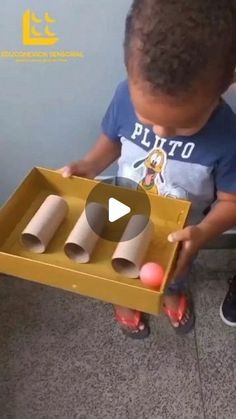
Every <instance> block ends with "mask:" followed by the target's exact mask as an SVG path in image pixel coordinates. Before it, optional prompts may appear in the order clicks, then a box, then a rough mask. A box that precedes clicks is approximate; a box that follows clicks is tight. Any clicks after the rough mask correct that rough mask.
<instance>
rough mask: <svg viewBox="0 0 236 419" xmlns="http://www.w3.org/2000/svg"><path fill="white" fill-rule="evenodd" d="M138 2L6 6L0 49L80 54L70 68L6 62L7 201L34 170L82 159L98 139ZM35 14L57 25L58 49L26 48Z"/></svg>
mask: <svg viewBox="0 0 236 419" xmlns="http://www.w3.org/2000/svg"><path fill="white" fill-rule="evenodd" d="M130 4H131V0H119V1H115V0H69V1H68V0H53V1H52V0H41V1H40V2H39V1H38V2H35V1H32V0H31V1H29V0H28V1H23V0H10V1H9V2H1V6H0V11H1V14H0V50H21V51H22V50H31V49H32V50H34V51H35V50H43V51H48V50H56V49H60V50H77V51H83V52H84V58H83V59H80V60H76V61H70V62H68V63H17V62H14V61H13V60H3V59H0V203H1V202H3V201H4V200H5V199H6V198H7V196H8V195H9V194H10V193H11V192H12V190H13V189H14V188H15V187H16V186H17V184H19V182H20V181H21V180H22V178H23V176H24V175H25V174H26V173H27V172H28V171H29V170H30V169H31V168H32V167H33V166H35V165H40V166H45V167H55V168H57V167H60V166H61V165H63V164H65V163H66V162H69V161H70V160H73V159H78V158H80V157H82V156H83V154H84V153H85V152H86V151H87V150H88V149H89V148H90V147H91V146H92V144H93V142H94V141H95V139H96V137H97V135H98V134H99V129H100V121H101V118H102V116H103V113H104V111H105V109H106V107H107V105H108V102H109V100H110V99H111V96H112V94H113V91H114V89H115V87H116V85H117V83H118V82H119V81H120V80H122V79H123V78H124V77H125V70H124V67H123V50H122V43H123V32H124V21H125V16H126V14H127V11H128V9H129V5H130ZM28 8H30V9H31V10H33V11H35V12H36V13H37V15H39V16H40V17H42V16H43V13H44V12H45V11H48V12H50V14H51V15H52V16H53V17H55V18H56V19H57V21H56V23H55V24H54V30H56V33H57V34H58V35H59V36H60V41H59V43H58V44H57V45H56V46H54V47H27V46H23V45H22V43H21V18H22V14H23V12H24V11H25V10H26V9H28Z"/></svg>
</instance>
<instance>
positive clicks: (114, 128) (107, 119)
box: [101, 85, 120, 141]
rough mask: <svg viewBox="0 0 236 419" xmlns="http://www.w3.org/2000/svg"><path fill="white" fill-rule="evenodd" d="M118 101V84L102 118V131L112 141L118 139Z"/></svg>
mask: <svg viewBox="0 0 236 419" xmlns="http://www.w3.org/2000/svg"><path fill="white" fill-rule="evenodd" d="M119 103H120V85H119V86H118V88H117V89H116V91H115V94H114V96H113V99H112V101H111V103H110V105H109V107H108V109H107V111H106V113H105V116H104V118H103V120H102V124H101V127H102V132H103V133H104V134H105V135H107V137H108V138H110V139H111V140H113V141H119V140H120V138H119V118H120V111H119Z"/></svg>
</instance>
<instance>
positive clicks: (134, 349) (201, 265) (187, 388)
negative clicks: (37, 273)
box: [0, 252, 236, 419]
mask: <svg viewBox="0 0 236 419" xmlns="http://www.w3.org/2000/svg"><path fill="white" fill-rule="evenodd" d="M219 254H220V252H219V253H217V258H216V255H214V254H213V253H211V254H210V253H205V252H204V253H203V254H202V255H201V256H200V258H199V260H198V263H197V267H196V269H195V273H194V275H193V278H192V282H193V290H194V296H195V305H196V312H197V322H196V327H195V331H194V332H192V333H191V334H190V335H188V336H186V337H184V338H181V337H177V336H176V335H175V334H174V332H173V331H172V329H171V328H170V326H169V324H168V321H167V320H166V319H165V318H162V317H159V318H152V319H151V326H152V335H151V337H150V338H149V339H148V340H146V341H144V342H134V341H130V340H127V339H126V338H124V337H123V336H122V335H121V334H120V331H119V330H118V328H117V327H116V326H114V323H113V319H112V309H111V307H110V306H109V305H107V304H103V303H100V302H98V301H94V300H90V299H86V298H81V297H78V296H76V295H73V294H70V293H66V292H63V291H59V290H55V289H51V288H47V287H43V286H40V285H37V284H33V283H30V282H27V281H23V280H20V279H13V278H9V277H5V276H2V277H1V278H2V279H1V281H0V315H1V317H0V419H54V418H58V419H185V418H186V419H195V418H196V419H201V418H205V419H210V418H214V419H236V397H235V395H236V329H234V328H229V327H226V326H224V324H223V323H222V322H221V320H220V318H219V315H218V312H219V305H220V302H221V300H222V297H223V296H224V292H225V290H226V281H225V279H226V277H227V276H228V273H227V272H226V270H227V266H228V262H227V266H226V265H224V261H225V260H226V259H225V256H223V259H222V260H223V262H222V263H221V271H222V272H221V273H219V272H218V271H219V269H218V267H217V265H216V264H215V265H214V266H213V268H215V269H216V270H217V271H213V270H212V269H213V268H212V265H210V267H209V265H208V262H209V261H210V259H211V258H214V259H217V261H218V263H219V264H220V262H219V259H220V258H219ZM224 271H225V272H224Z"/></svg>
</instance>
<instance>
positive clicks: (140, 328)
mask: <svg viewBox="0 0 236 419" xmlns="http://www.w3.org/2000/svg"><path fill="white" fill-rule="evenodd" d="M114 310H115V317H116V320H117V322H118V323H119V325H120V327H121V330H122V332H123V333H124V334H125V335H126V336H129V337H131V338H133V339H144V338H146V337H148V336H149V333H150V329H149V326H148V323H147V320H146V319H145V318H144V315H143V314H142V313H141V312H140V311H137V310H132V309H129V308H126V307H121V306H114Z"/></svg>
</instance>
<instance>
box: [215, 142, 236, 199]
mask: <svg viewBox="0 0 236 419" xmlns="http://www.w3.org/2000/svg"><path fill="white" fill-rule="evenodd" d="M215 182H216V189H217V191H220V192H226V193H227V192H228V193H236V152H234V153H231V152H230V150H229V151H228V155H227V157H224V158H223V159H222V160H220V161H219V162H218V165H217V167H216V171H215Z"/></svg>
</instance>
